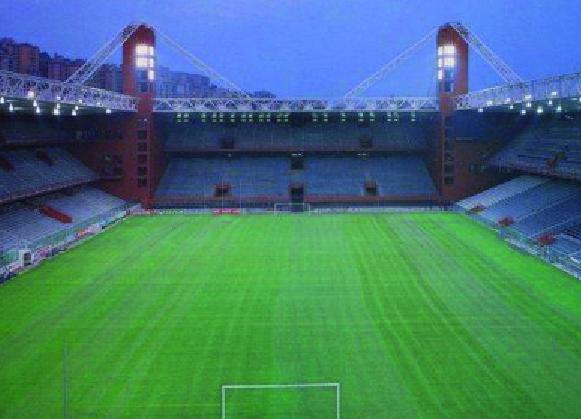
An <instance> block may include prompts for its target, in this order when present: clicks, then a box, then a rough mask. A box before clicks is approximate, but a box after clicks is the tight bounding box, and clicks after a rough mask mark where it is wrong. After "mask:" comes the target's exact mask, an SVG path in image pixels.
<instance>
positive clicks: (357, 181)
mask: <svg viewBox="0 0 581 419" xmlns="http://www.w3.org/2000/svg"><path fill="white" fill-rule="evenodd" d="M304 179H305V187H306V194H307V196H309V195H315V196H316V195H335V196H340V195H351V196H361V195H364V193H365V190H364V186H365V184H375V185H376V188H377V195H378V196H392V195H397V196H406V195H433V194H435V193H436V188H435V186H434V183H433V181H432V179H431V177H430V175H429V173H428V170H427V168H426V165H425V164H424V162H423V160H422V159H421V158H420V157H418V156H390V157H377V156H372V157H367V156H363V157H361V156H360V157H355V158H354V157H331V156H329V157H308V158H307V159H306V162H305V177H304Z"/></svg>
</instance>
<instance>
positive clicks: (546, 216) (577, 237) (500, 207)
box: [460, 176, 581, 257]
mask: <svg viewBox="0 0 581 419" xmlns="http://www.w3.org/2000/svg"><path fill="white" fill-rule="evenodd" d="M535 184H536V186H532V187H531V185H535ZM515 185H518V186H519V187H517V188H514V186H515ZM523 185H527V187H528V189H526V190H524V191H522V189H523V188H522V187H521V186H523ZM505 189H506V190H510V191H513V192H514V191H515V190H516V191H518V193H514V194H512V195H510V194H509V193H507V192H506V191H505ZM491 196H494V197H495V198H493V199H487V197H491ZM482 197H483V198H482ZM499 197H502V199H498V198H499ZM477 202H486V203H487V206H486V207H485V208H484V209H483V210H482V211H480V212H479V217H483V218H485V219H487V220H488V221H490V222H493V223H496V224H504V225H508V226H509V228H510V229H511V230H514V231H516V232H518V233H520V234H521V235H523V236H525V237H528V238H531V239H538V240H541V241H543V239H544V238H547V237H551V238H554V241H553V240H552V239H551V240H549V243H551V242H552V244H550V246H551V248H552V249H555V250H557V251H559V252H560V253H562V254H566V255H569V256H579V257H581V183H579V182H574V181H567V180H558V179H557V180H556V179H547V178H535V177H531V176H521V177H520V178H517V179H514V180H512V181H510V182H507V183H504V184H502V185H499V186H497V187H495V188H492V189H489V190H487V191H484V192H483V193H481V194H478V195H475V196H473V197H470V198H468V199H465V200H463V201H461V202H460V204H462V205H461V207H462V208H464V209H465V210H467V211H470V210H471V209H472V208H473V205H474V204H475V203H477ZM466 203H468V204H466Z"/></svg>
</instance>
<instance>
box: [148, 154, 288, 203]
mask: <svg viewBox="0 0 581 419" xmlns="http://www.w3.org/2000/svg"><path fill="white" fill-rule="evenodd" d="M289 179H290V171H289V161H288V159H287V158H284V157H258V158H253V157H240V158H232V159H228V158H196V157H194V158H181V157H176V158H173V159H172V160H171V161H170V162H169V164H168V167H167V169H166V171H165V174H164V176H163V177H162V179H161V182H160V185H159V187H158V189H157V196H158V197H165V198H167V197H198V198H223V197H227V196H238V197H239V196H240V195H243V196H245V197H253V198H259V197H266V196H271V197H280V199H283V197H286V196H287V195H288V184H289ZM218 185H228V187H227V188H226V189H222V192H221V193H220V192H219V191H218V189H219V188H217V186H218ZM273 199H276V198H273ZM280 199H279V200H280Z"/></svg>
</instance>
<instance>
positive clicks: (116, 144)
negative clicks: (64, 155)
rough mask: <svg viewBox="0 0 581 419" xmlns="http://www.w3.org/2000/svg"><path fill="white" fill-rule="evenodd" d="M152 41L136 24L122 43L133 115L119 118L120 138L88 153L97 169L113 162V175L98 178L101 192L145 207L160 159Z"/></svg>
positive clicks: (158, 173) (145, 28) (150, 34)
mask: <svg viewBox="0 0 581 419" xmlns="http://www.w3.org/2000/svg"><path fill="white" fill-rule="evenodd" d="M155 40H156V39H155V32H154V30H153V28H151V27H150V26H148V25H146V24H139V26H137V27H133V28H132V32H131V34H130V35H129V36H128V37H127V38H126V39H125V40H124V41H123V44H122V45H123V64H122V76H123V93H124V94H126V95H130V96H133V97H136V98H137V100H138V102H137V112H135V113H132V114H130V115H124V116H123V118H122V121H121V126H120V130H121V132H122V134H123V135H122V138H120V139H116V140H114V141H106V142H99V143H97V144H95V146H94V147H93V153H92V154H93V156H94V159H95V162H94V164H93V166H96V167H99V164H100V162H101V161H103V159H104V158H109V159H111V158H112V159H113V160H114V161H115V162H116V163H115V164H116V166H117V167H116V174H115V175H114V176H103V177H102V186H103V187H104V188H105V190H107V191H108V192H110V193H113V194H114V195H117V196H119V197H121V198H123V199H126V200H132V201H139V202H141V203H142V204H143V205H144V206H146V207H149V206H151V204H152V198H153V195H154V192H155V188H156V187H157V183H158V182H159V179H160V177H161V173H162V169H163V167H162V163H163V156H164V155H163V150H162V149H161V145H160V142H159V141H157V135H156V130H155V126H154V120H153V98H154V97H155V77H156V73H155V68H156V42H155ZM110 123H111V124H112V123H113V121H111V122H110Z"/></svg>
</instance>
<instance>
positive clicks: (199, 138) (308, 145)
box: [166, 121, 426, 151]
mask: <svg viewBox="0 0 581 419" xmlns="http://www.w3.org/2000/svg"><path fill="white" fill-rule="evenodd" d="M362 137H366V138H370V139H371V142H372V149H374V150H423V149H425V148H426V138H425V134H424V132H423V129H422V127H421V126H419V125H415V124H414V123H388V122H376V123H372V124H370V125H369V126H358V125H357V124H355V123H340V122H326V123H323V122H321V123H308V124H306V125H304V126H301V127H297V126H293V125H292V124H288V123H286V124H285V123H263V124H261V123H252V124H250V123H246V124H242V123H241V124H238V125H234V126H228V125H224V124H216V123H210V122H206V123H202V122H199V121H196V122H195V123H184V124H175V125H169V126H168V138H167V142H166V150H168V151H184V150H190V151H212V150H219V149H220V147H221V141H222V140H223V139H231V140H233V142H234V149H235V150H273V151H276V150H297V151H303V150H305V151H309V150H333V151H335V150H342V151H353V150H360V149H361V148H362V147H361V142H360V139H361V138H362Z"/></svg>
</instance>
